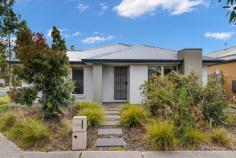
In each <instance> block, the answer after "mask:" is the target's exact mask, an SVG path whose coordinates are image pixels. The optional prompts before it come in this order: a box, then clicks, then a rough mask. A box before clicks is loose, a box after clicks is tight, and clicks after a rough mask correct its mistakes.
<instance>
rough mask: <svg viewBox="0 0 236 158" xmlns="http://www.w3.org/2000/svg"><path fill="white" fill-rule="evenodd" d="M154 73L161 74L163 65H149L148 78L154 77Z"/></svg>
mask: <svg viewBox="0 0 236 158" xmlns="http://www.w3.org/2000/svg"><path fill="white" fill-rule="evenodd" d="M153 75H158V76H160V75H161V66H149V67H148V79H150V78H152V76H153Z"/></svg>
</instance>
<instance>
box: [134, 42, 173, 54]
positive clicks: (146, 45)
mask: <svg viewBox="0 0 236 158" xmlns="http://www.w3.org/2000/svg"><path fill="white" fill-rule="evenodd" d="M139 45H140V46H145V47H150V48H159V49H164V50H169V51H173V52H176V53H177V51H176V50H174V49H169V48H161V47H157V46H152V45H148V44H139Z"/></svg>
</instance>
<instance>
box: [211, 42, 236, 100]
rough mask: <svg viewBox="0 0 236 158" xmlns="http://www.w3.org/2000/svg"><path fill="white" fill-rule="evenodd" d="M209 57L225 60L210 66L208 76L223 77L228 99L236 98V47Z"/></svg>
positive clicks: (213, 53) (216, 52)
mask: <svg viewBox="0 0 236 158" xmlns="http://www.w3.org/2000/svg"><path fill="white" fill-rule="evenodd" d="M207 56H209V57H213V58H217V59H221V60H224V61H223V62H220V63H216V64H213V65H210V66H209V67H208V74H209V75H215V76H221V75H223V81H224V82H223V84H224V90H225V93H226V95H227V96H228V97H230V98H232V97H235V96H236V46H235V47H231V48H226V49H223V50H219V51H215V52H212V53H209V54H208V55H207Z"/></svg>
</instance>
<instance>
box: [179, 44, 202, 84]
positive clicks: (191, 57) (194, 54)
mask: <svg viewBox="0 0 236 158" xmlns="http://www.w3.org/2000/svg"><path fill="white" fill-rule="evenodd" d="M178 58H179V59H183V64H182V65H181V67H180V72H181V73H182V74H189V73H191V72H194V73H196V74H197V75H198V76H199V79H200V80H202V67H203V65H202V49H183V50H180V51H179V52H178Z"/></svg>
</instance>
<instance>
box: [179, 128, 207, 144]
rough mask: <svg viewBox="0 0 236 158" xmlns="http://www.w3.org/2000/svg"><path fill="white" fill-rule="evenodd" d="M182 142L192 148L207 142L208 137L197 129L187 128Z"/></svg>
mask: <svg viewBox="0 0 236 158" xmlns="http://www.w3.org/2000/svg"><path fill="white" fill-rule="evenodd" d="M181 141H182V143H183V145H185V146H188V147H191V146H196V145H200V144H201V143H204V142H206V141H207V137H206V136H205V135H204V134H203V133H201V132H199V131H198V130H196V129H193V128H187V129H186V130H185V131H184V133H183V136H182V139H181Z"/></svg>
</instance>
